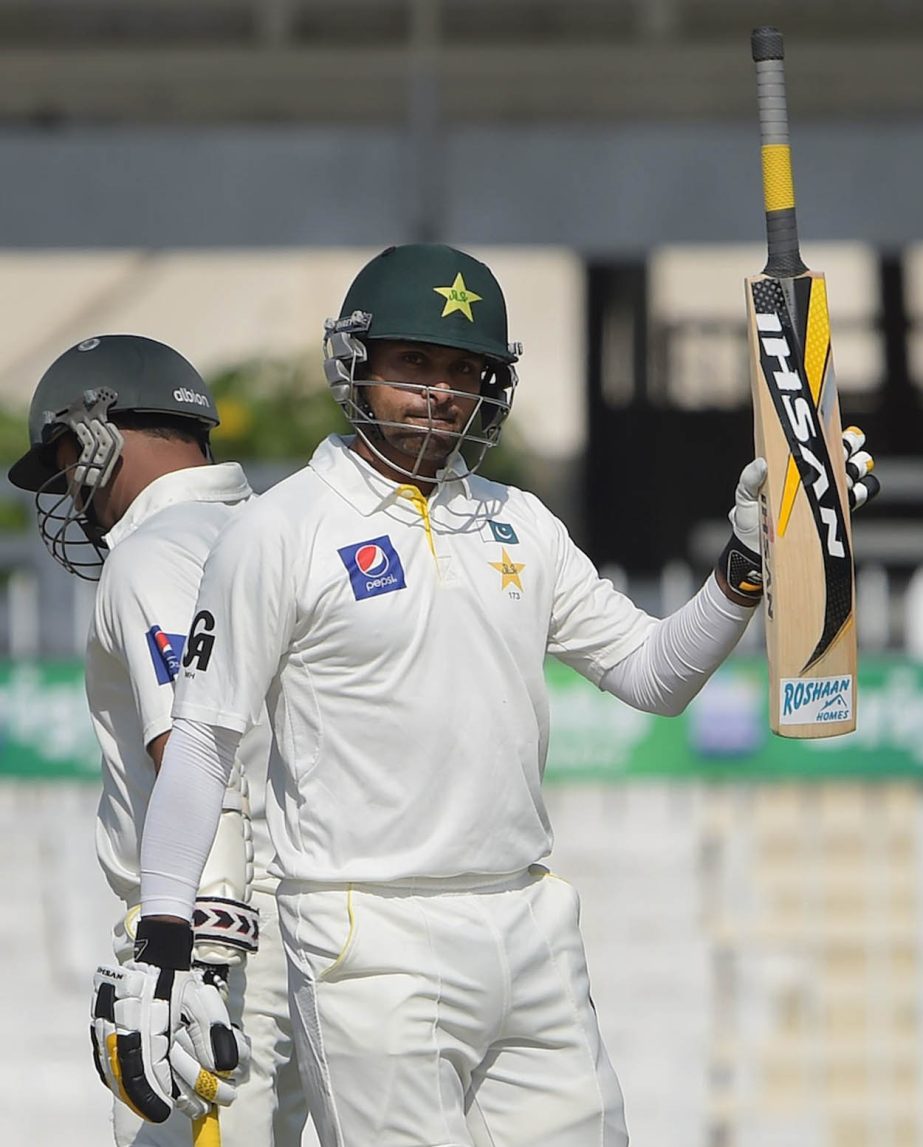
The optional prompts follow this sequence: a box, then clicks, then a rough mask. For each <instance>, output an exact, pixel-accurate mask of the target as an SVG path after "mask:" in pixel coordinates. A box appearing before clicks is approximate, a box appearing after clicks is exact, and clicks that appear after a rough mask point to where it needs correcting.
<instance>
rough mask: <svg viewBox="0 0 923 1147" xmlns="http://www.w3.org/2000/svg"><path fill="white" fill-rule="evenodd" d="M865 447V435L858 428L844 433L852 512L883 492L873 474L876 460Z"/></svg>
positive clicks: (844, 449)
mask: <svg viewBox="0 0 923 1147" xmlns="http://www.w3.org/2000/svg"><path fill="white" fill-rule="evenodd" d="M864 445H865V433H864V432H863V431H862V430H860V429H859V427H858V426H847V427H846V429H845V430H844V431H843V458H844V460H845V462H846V487H847V489H848V491H849V508H850V510H858V509H859V508H860V507H861V506H864V505H865V503H866V502H870V501H871V500H872V498H874V497H875V495H876V494H878V492H879V491H880V490H881V483H880V482H879V481H878V479H877V478H876V477H875V475H874V474H873V473H872V471H873V470H874V469H875V459H874V458H873V457H872V455H871V454H869V452H868V451H867V450H863V449H862V447H863V446H864Z"/></svg>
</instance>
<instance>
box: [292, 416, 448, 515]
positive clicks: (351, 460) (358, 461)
mask: <svg viewBox="0 0 923 1147" xmlns="http://www.w3.org/2000/svg"><path fill="white" fill-rule="evenodd" d="M354 441H355V436H354V435H340V434H331V435H330V437H329V438H326V439H325V440H324V441H323V442H322V443H321V444H320V446H318V448H317V449H316V450H315V451H314V454H313V456H312V458H311V461H310V462H309V463H308V465H309V466H310V467H311V469H312V470H313V471H314V472H315V473H316V474H317V476H318V477H319V478H320V479H322V481H324V482H326V484H327V485H328V486H330V488H331V489H333V490H335V491H336V492H337V493H338V494H339V495H340V497H342V498H345V499H346V501H347V502H349V504H350V505H351V506H352V507H353V508H354V509H355V510H358V512H359V513H360V514H362V516H363V517H366V518H367V517H369V515H370V514H374V513H375V512H376V510H383V509H385V508H386V507H387V506H392V505H395V504H396V503H399V501H400V499H399V496H398V491H399V490H400V487H401V486H403V485H409V484H411V480H410V479H409V478H408V480H407V482H392V481H391V480H390V479H389V478H385V477H384V475H382V474H379V473H378V471H377V470H376V469H375V468H374V467H373V466H372V465H370V463H368V462H366V460H365V459H364V458H362V457H360V455H358V454H357V453H356V451H355V450H353V449H351V444H352V443H353V442H354ZM467 472H468V468H467V466H466V464H465V460H464V459H463V458H462V457H461V455H460V454H455V455H453V456H452V457H451V458H450V459H449V464H448V466H446V468H445V470H442V471H440V477H442V476H445V477H449V475H452V476H454V479H455V480H452V481H447V482H444V483H440V484H439V485H437V486H436V488H435V490H434V491H433V493H432V494H431V495H430V498H429V504H430V505H431V506H432V505H433V504H435V503H437V502H440V501H447V500H449V499H450V498H452V497H454V496H455V495H456V494H457V493H458V492H459V491H460V489H462V488H464V487H466V486H467V478H466V475H467ZM457 479H461V481H460V482H459V481H458V480H457Z"/></svg>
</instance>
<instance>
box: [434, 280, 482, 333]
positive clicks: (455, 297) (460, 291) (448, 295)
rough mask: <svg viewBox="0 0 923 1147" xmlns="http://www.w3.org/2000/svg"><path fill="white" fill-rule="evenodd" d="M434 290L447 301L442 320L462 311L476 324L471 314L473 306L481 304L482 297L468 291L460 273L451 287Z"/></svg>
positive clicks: (435, 288) (470, 321) (469, 320)
mask: <svg viewBox="0 0 923 1147" xmlns="http://www.w3.org/2000/svg"><path fill="white" fill-rule="evenodd" d="M433 290H434V291H435V292H436V294H437V295H442V297H443V298H444V299H445V306H444V307H443V308H442V315H441V318H445V317H446V315H451V314H453V313H454V312H455V311H461V313H462V314H463V315H464V316H465V318H466V319H467V320H468V322H469V323H473V322H474V315H473V314H472V313H471V304H472V303H479V302H480V301H481V296H480V295H476V294H475V293H474V291H469V290H468V288H467V287H466V286H465V280H464V279H463V278H462V274H461V272H460V271H459V273H458V274H457V275H456V276H455V281H454V282H453V283H452V286H451V287H433Z"/></svg>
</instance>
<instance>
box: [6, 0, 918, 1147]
mask: <svg viewBox="0 0 923 1147" xmlns="http://www.w3.org/2000/svg"><path fill="white" fill-rule="evenodd" d="M764 23H771V24H776V25H777V26H779V27H780V28H781V29H782V30H783V32H784V33H785V35H786V42H787V70H788V80H789V99H790V108H791V114H792V121H793V154H794V166H795V181H796V186H797V189H798V199H799V218H800V224H801V231H802V235H803V236H804V237H805V238H806V241H805V243H804V253H805V257H806V260H807V262H808V263H809V264H812V265H816V266H817V267H819V268H820V269H823V270H824V271H825V272H826V273H827V276H828V284H829V293H830V300H831V317H832V326H833V342H834V348H835V354H836V359H837V374H838V378H839V381H840V387H841V402H842V405H843V409H844V415H845V417H846V418H848V419H849V420H850V421H855V422H858V423H859V424H860V425H861V426H862V427H863V428H864V429H865V430H866V431H867V433H868V435H869V440H870V445H871V448H872V451H873V453H874V454H875V455H876V458H877V460H878V470H877V472H878V474H879V476H880V477H881V480H882V484H883V492H882V495H881V497H880V499H879V500H878V501H877V502H876V503H874V504H873V505H872V506H871V507H869V508H868V509H867V510H865V511H863V513H862V515H861V517H860V518H859V519H858V520H857V522H856V524H855V551H856V557H857V576H858V595H859V617H860V636H861V648H862V668H861V673H860V704H859V729H858V731H857V733H856V734H854V735H852V736H850V737H847V738H842V739H838V740H834V741H830V742H819V743H816V744H811V743H787V742H782V741H779V740H771V739H770V738H769V736H768V734H767V732H766V711H765V710H766V705H765V677H764V674H763V671H762V667H761V660H760V650H761V632H760V627H759V625H758V624H754V625H752V626H751V630H750V632H749V633H748V636H747V638H746V640H745V642H744V644H743V645H742V647H741V650H740V652H739V653H738V654H737V655H735V657H734V658H733V659H732V661H731V662H730V663H729V664H728V665H727V666H726V667H725V668H724V669H723V670H722V671H721V672H720V673H719V674H718V675H717V676H716V678H715V679H714V681H713V682H712V683H710V685H709V687H708V688H707V689H706V690H705V692H704V693H703V694H702V696H701V697H700V698H699V699H698V700H697V701H696V702H695V703H694V705H693V706H692V707H691V709H690V710H689V712H688V713H687V714H686V715H684V716H683V717H682V718H680V719H678V720H676V721H666V720H659V721H658V720H654V719H652V718H648V717H646V716H644V715H642V714H637V713H634V712H632V711H630V710H627V709H625V708H623V707H622V706H620V705H618V704H617V703H615V702H613V701H611V699H603V698H600V697H599V696H598V695H597V694H596V692H595V691H594V690H593V689H592V688H590V687H588V686H586V685H585V683H582V682H580V681H579V680H575V679H574V678H572V677H571V676H569V675H567V674H564V673H562V672H560V671H559V670H558V669H556V668H555V667H554V666H550V667H549V685H550V687H551V689H552V698H553V721H554V736H553V741H552V748H551V759H550V762H549V786H548V792H549V803H550V806H551V812H552V817H553V820H554V822H555V824H556V829H557V838H558V845H557V849H556V854H555V866H556V868H557V869H558V870H559V871H560V872H562V873H563V874H564V875H566V876H568V877H570V878H572V879H573V880H574V881H575V883H577V885H578V887H579V888H580V889H581V891H582V893H583V898H584V925H585V931H586V937H587V946H588V953H589V959H590V967H591V975H592V979H593V983H594V986H595V996H596V1001H597V1005H598V1008H599V1012H600V1018H601V1022H602V1026H603V1029H604V1033H605V1035H606V1038H607V1042H608V1044H609V1049H610V1053H611V1056H612V1058H613V1060H614V1062H615V1064H616V1066H617V1069H618V1070H619V1073H620V1075H621V1078H622V1083H623V1087H624V1090H625V1093H626V1102H627V1108H628V1117H629V1126H630V1129H631V1131H632V1142H633V1144H634V1145H635V1147H662V1145H664V1144H667V1143H669V1144H670V1145H671V1147H764V1145H766V1147H768V1145H769V1144H772V1147H834V1145H835V1147H872V1145H874V1147H921V1145H923V952H921V945H923V847H921V846H923V804H921V802H920V797H919V791H918V782H917V777H918V774H919V771H920V769H921V766H923V669H921V662H923V517H921V509H923V458H921V449H920V447H921V442H923V400H921V399H923V224H921V200H920V196H921V191H920V189H921V187H923V6H921V5H920V3H919V0H879V3H877V4H876V5H874V6H872V5H869V4H867V3H859V2H858V0H807V2H806V0H800V2H797V3H796V2H795V0H764V2H763V3H755V2H754V3H751V2H749V0H566V2H565V0H192V2H191V3H190V2H188V0H185V2H184V0H0V314H2V327H0V330H2V337H0V454H2V461H3V462H4V464H7V463H8V462H9V461H10V460H12V458H13V457H14V456H15V455H16V454H17V453H19V452H20V451H21V449H22V448H23V447H24V445H25V441H26V438H25V410H26V407H27V404H28V399H29V396H30V395H31V392H32V389H33V387H34V385H35V383H36V382H37V380H38V378H39V376H40V374H41V373H42V371H43V370H44V368H45V367H46V366H47V365H48V364H49V363H50V362H51V361H52V359H53V358H54V357H55V356H56V355H57V354H59V353H60V352H61V351H63V350H64V349H65V348H66V347H67V346H69V345H71V344H72V343H74V342H76V341H78V340H80V339H82V338H84V337H87V336H89V335H92V334H96V333H100V332H104V331H129V332H133V333H140V334H146V335H149V336H152V337H155V338H159V339H162V340H164V341H167V342H170V343H172V344H174V345H175V346H177V347H178V348H179V349H180V350H182V351H183V352H184V353H186V354H187V356H188V357H189V358H190V359H192V361H193V362H195V363H196V365H197V366H198V367H199V368H200V369H201V370H202V371H203V373H205V374H206V376H207V377H208V379H209V381H210V382H212V383H213V384H214V386H215V388H216V391H217V393H218V394H219V396H220V405H221V412H222V417H223V420H224V426H223V429H222V431H221V432H220V433H219V435H218V438H217V441H216V445H217V447H218V450H219V453H220V454H221V456H223V457H239V458H242V459H244V460H245V461H246V462H247V468H248V471H249V472H250V474H251V476H252V478H253V480H254V484H255V485H257V486H258V487H265V486H267V485H269V484H271V483H272V482H273V481H275V480H276V479H277V478H278V477H280V476H281V475H283V474H285V473H288V472H290V471H291V470H292V469H294V468H295V467H297V466H299V465H301V464H303V461H304V459H305V458H306V457H307V455H308V454H309V453H310V450H311V449H312V447H313V445H314V443H315V442H316V441H317V440H318V438H319V437H321V436H322V435H323V434H324V433H326V432H327V431H328V430H330V429H335V428H336V427H337V420H336V417H335V411H334V407H333V404H332V402H330V400H329V398H328V397H327V395H326V394H325V393H324V391H323V387H322V381H321V372H320V368H319V348H320V333H321V329H322V322H323V319H324V317H325V316H326V315H328V314H330V313H333V312H334V311H335V310H336V308H337V307H338V305H339V302H340V300H341V298H342V296H343V293H344V290H345V287H346V285H347V284H348V282H349V281H350V279H351V277H352V275H353V274H354V273H355V270H356V269H357V268H358V266H359V265H360V264H361V262H362V261H364V259H365V258H366V257H367V256H370V255H371V254H373V253H374V252H375V251H376V250H379V249H381V248H382V247H384V246H386V245H388V244H389V243H399V242H406V241H410V240H415V239H436V240H444V241H447V242H451V243H454V244H457V245H459V246H463V247H465V248H467V249H469V250H471V251H472V252H473V253H475V254H478V255H481V256H482V257H485V258H487V259H488V261H489V262H490V263H491V265H492V266H493V267H494V269H495V271H496V272H497V274H498V277H499V278H500V280H501V282H502V283H503V285H504V287H505V289H506V292H507V296H508V300H509V304H510V314H511V335H512V337H514V338H517V339H521V340H522V341H523V343H524V344H525V348H526V351H525V356H524V358H523V361H522V368H521V385H520V389H519V394H518V396H517V399H516V404H515V406H514V411H513V414H512V417H511V419H510V422H509V429H508V433H507V434H506V436H505V443H504V446H503V448H502V450H501V451H498V452H497V454H498V455H499V456H498V457H497V458H494V459H492V461H491V467H492V472H493V473H494V474H496V475H498V476H503V477H507V478H509V479H510V480H513V481H516V482H517V483H521V484H525V485H528V486H530V487H532V488H534V489H536V490H537V491H538V492H539V493H540V494H541V495H542V496H543V497H544V498H545V499H546V500H547V501H548V502H549V504H550V505H551V506H552V507H553V508H554V509H555V510H556V511H557V512H558V513H559V514H560V515H561V516H562V517H563V518H564V519H565V520H566V521H567V523H568V525H569V526H570V528H571V530H572V532H573V534H574V536H575V537H576V538H577V540H578V541H579V542H580V543H581V544H582V545H583V546H584V547H585V548H586V549H587V550H588V552H589V553H590V555H591V556H592V557H593V559H594V560H595V561H596V562H597V564H598V565H599V566H600V567H601V568H602V569H603V570H604V572H605V573H606V574H607V576H610V577H611V578H612V579H613V580H614V581H615V582H616V584H618V585H619V586H621V587H625V588H627V590H628V591H629V592H630V593H631V594H632V596H633V597H635V598H636V600H638V601H639V603H641V604H643V605H645V606H646V607H648V608H650V609H651V610H653V611H655V612H662V611H669V610H670V609H672V608H674V607H675V606H676V605H678V604H680V603H681V602H682V601H683V600H685V598H686V597H687V596H688V595H689V594H690V593H691V592H692V591H693V590H694V589H695V588H696V586H697V585H698V584H699V583H700V581H701V580H702V579H703V578H704V576H705V575H706V573H707V571H708V569H709V568H710V566H711V563H712V562H713V560H714V558H715V556H716V555H717V553H718V552H719V550H720V548H721V546H722V545H723V541H724V537H725V534H726V530H727V524H726V520H725V515H726V512H727V510H728V508H729V505H730V499H731V494H732V490H733V485H734V482H735V480H736V476H737V473H738V470H739V468H740V466H741V465H742V464H743V463H744V462H745V461H747V460H748V459H749V457H750V455H751V447H750V433H751V430H750V427H751V411H750V406H749V391H748V385H749V384H748V379H747V362H746V335H745V328H744V301H743V290H742V279H743V277H744V275H745V274H749V273H752V272H753V271H754V270H756V269H758V267H759V266H761V265H762V258H763V244H762V226H763V221H762V198H761V189H760V184H759V158H758V139H757V131H756V123H755V118H756V117H755V97H754V82H753V70H752V64H751V62H750V56H749V33H750V30H751V28H752V27H753V26H754V25H757V24H764ZM32 519H33V515H32V509H31V506H30V504H29V501H28V500H24V499H22V498H19V497H18V496H17V495H16V492H15V491H14V490H13V489H12V488H11V487H7V488H6V490H5V491H3V492H2V495H0V525H2V529H3V532H2V534H0V654H2V656H3V661H2V664H0V828H2V831H0V849H2V857H3V864H4V868H5V871H6V872H7V879H6V888H7V891H8V894H9V895H10V896H11V898H12V904H9V903H8V908H7V911H6V912H5V913H4V923H3V924H2V925H0V953H2V957H3V970H4V982H5V985H6V992H5V997H6V1000H7V1007H6V1014H7V1015H8V1016H11V1017H12V1020H13V1024H12V1030H10V1028H9V1027H7V1038H6V1039H5V1040H4V1041H3V1043H4V1046H3V1050H2V1051H0V1057H2V1062H0V1072H2V1076H3V1080H4V1093H5V1094H6V1095H7V1096H8V1098H7V1101H6V1102H5V1103H4V1104H3V1105H2V1108H0V1142H3V1143H4V1144H6V1143H9V1144H19V1143H25V1142H27V1141H28V1142H30V1143H41V1144H58V1143H62V1144H63V1143H66V1144H68V1147H97V1145H100V1144H105V1143H108V1142H109V1141H110V1139H109V1135H108V1130H107V1104H106V1097H105V1094H104V1093H103V1091H102V1089H101V1088H99V1087H98V1085H97V1083H96V1082H95V1078H94V1074H93V1071H92V1067H91V1065H90V1060H89V1055H88V1052H87V1047H86V1038H85V1012H86V1006H87V1000H88V992H87V986H88V981H89V978H90V973H91V971H92V968H93V966H94V965H95V963H96V962H97V961H98V960H100V959H103V958H106V956H107V954H108V953H107V936H108V929H109V927H110V925H111V922H112V918H113V916H114V913H115V911H116V909H115V906H114V904H113V903H112V902H111V900H110V898H109V894H108V892H107V890H106V889H105V887H104V885H103V881H102V878H101V876H99V875H98V874H97V872H96V867H95V860H94V857H93V855H92V847H93V846H92V835H93V826H92V817H93V808H94V803H95V788H96V785H95V776H96V774H97V772H98V764H97V760H96V753H95V749H94V744H93V740H92V734H91V733H90V731H89V725H88V720H87V717H86V715H85V706H84V700H83V695H82V679H81V662H80V652H81V648H82V643H83V636H84V632H85V627H86V622H87V617H88V610H89V609H90V607H91V604H92V586H88V585H86V584H85V583H80V582H75V581H74V580H73V579H69V578H68V577H67V575H66V574H64V573H63V572H62V571H61V570H59V569H58V568H57V567H56V566H55V565H54V563H53V562H52V561H51V560H50V558H49V557H48V556H47V554H46V553H45V551H44V549H43V548H42V546H41V543H40V542H39V540H38V538H37V535H36V534H35V531H34V523H33V520H32ZM255 1147H259V1145H255Z"/></svg>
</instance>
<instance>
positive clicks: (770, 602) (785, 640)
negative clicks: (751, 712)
mask: <svg viewBox="0 0 923 1147" xmlns="http://www.w3.org/2000/svg"><path fill="white" fill-rule="evenodd" d="M747 300H748V311H749V328H750V344H751V368H752V369H751V378H752V384H753V402H754V412H755V422H756V446H757V450H758V452H759V453H760V454H762V456H763V457H765V458H766V461H767V463H768V465H769V475H768V478H767V482H766V486H765V488H764V490H763V493H762V496H761V513H762V543H763V561H764V584H765V619H766V635H767V651H768V655H769V668H770V724H771V727H772V729H773V731H774V732H778V733H780V734H782V735H783V736H795V737H824V736H835V735H837V734H840V733H844V732H849V731H850V730H851V729H853V728H855V673H856V639H855V610H854V579H853V561H852V543H851V537H850V522H849V513H848V509H847V500H846V475H845V467H844V462H843V450H842V443H841V429H840V413H839V402H838V399H837V394H836V384H835V380H834V376H833V367H832V361H831V355H830V328H829V320H828V316H827V298H826V285H825V282H824V278H823V276H822V275H816V274H812V273H807V274H804V275H799V276H797V277H794V278H790V279H777V278H772V277H769V276H756V277H754V278H752V279H749V280H748V281H747Z"/></svg>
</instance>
